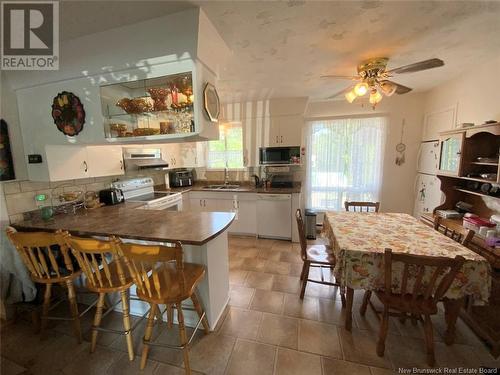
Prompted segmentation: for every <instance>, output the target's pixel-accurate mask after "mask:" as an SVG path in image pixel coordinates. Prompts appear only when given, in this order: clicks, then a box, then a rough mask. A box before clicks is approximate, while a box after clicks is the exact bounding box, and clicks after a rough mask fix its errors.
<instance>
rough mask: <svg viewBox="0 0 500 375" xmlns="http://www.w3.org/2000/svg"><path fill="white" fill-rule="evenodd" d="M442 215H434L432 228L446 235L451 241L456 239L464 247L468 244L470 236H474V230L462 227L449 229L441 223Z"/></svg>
mask: <svg viewBox="0 0 500 375" xmlns="http://www.w3.org/2000/svg"><path fill="white" fill-rule="evenodd" d="M442 221H443V220H442V217H441V216H436V217H434V229H435V230H437V231H438V232H439V233H442V234H444V235H445V236H446V237H449V238H451V239H452V240H453V241H456V242H458V243H460V244H462V245H464V246H465V247H467V246H469V243H470V242H471V240H472V238H474V234H475V233H474V231H473V230H471V229H466V228H463V227H460V229H459V228H457V229H451V228H449V227H447V226H446V225H444V224H442Z"/></svg>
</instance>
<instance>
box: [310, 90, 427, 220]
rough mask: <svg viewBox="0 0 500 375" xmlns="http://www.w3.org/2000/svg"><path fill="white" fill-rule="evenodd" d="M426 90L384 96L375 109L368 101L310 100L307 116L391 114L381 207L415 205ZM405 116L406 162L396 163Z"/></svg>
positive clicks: (401, 209) (410, 209) (398, 208)
mask: <svg viewBox="0 0 500 375" xmlns="http://www.w3.org/2000/svg"><path fill="white" fill-rule="evenodd" d="M423 104H424V96H423V94H416V93H413V94H406V95H404V96H397V95H395V96H392V97H391V98H384V100H382V102H381V103H379V105H378V106H377V108H376V110H373V109H372V108H371V106H370V105H369V104H368V103H366V102H365V103H364V105H363V107H361V104H360V103H353V104H350V103H348V102H347V101H345V100H335V101H324V102H310V103H309V105H308V107H307V109H306V113H305V117H306V119H314V118H321V117H336V116H338V117H340V116H352V115H370V114H374V115H379V114H385V115H387V116H388V117H389V126H388V131H387V139H386V144H385V156H384V166H383V178H382V188H381V197H380V202H381V210H383V211H387V212H405V213H408V214H411V213H412V212H413V205H414V199H415V194H414V183H415V178H416V166H417V154H418V149H419V145H420V141H421V134H422V122H423ZM403 119H405V124H406V125H405V134H404V137H403V142H404V143H405V144H406V152H405V159H406V162H405V163H404V164H403V165H401V166H397V165H396V164H395V159H396V156H397V152H396V149H395V148H396V144H398V143H399V141H400V137H401V126H402V121H403Z"/></svg>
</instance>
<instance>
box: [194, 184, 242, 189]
mask: <svg viewBox="0 0 500 375" xmlns="http://www.w3.org/2000/svg"><path fill="white" fill-rule="evenodd" d="M239 188H240V185H207V186H203V189H204V190H235V189H239Z"/></svg>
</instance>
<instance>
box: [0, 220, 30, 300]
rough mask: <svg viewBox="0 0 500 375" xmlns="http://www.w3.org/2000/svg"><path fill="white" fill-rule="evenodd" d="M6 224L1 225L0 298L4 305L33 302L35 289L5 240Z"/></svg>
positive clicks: (8, 241) (8, 242)
mask: <svg viewBox="0 0 500 375" xmlns="http://www.w3.org/2000/svg"><path fill="white" fill-rule="evenodd" d="M7 225H8V224H6V223H2V224H1V225H0V227H1V231H0V232H1V233H0V240H1V244H2V247H1V250H0V297H1V298H2V301H4V302H5V303H8V304H11V303H16V302H23V301H24V302H29V301H33V300H34V299H35V297H36V287H35V284H34V283H33V281H32V280H31V278H30V275H29V273H28V270H27V268H26V266H25V265H24V263H23V261H22V259H21V257H20V256H19V253H18V252H17V250H16V248H15V247H14V246H13V245H12V243H11V242H10V240H9V239H8V238H7V235H6V233H5V229H6V228H7Z"/></svg>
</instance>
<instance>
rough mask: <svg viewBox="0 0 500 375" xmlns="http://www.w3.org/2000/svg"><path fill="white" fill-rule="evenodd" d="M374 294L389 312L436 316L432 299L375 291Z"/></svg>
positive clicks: (435, 307) (435, 308)
mask: <svg viewBox="0 0 500 375" xmlns="http://www.w3.org/2000/svg"><path fill="white" fill-rule="evenodd" d="M375 294H376V295H377V297H378V298H379V299H380V302H382V303H383V304H384V306H387V307H388V308H389V309H390V310H397V311H399V312H403V313H409V314H418V315H426V314H429V315H433V314H437V306H436V303H435V302H434V301H433V299H432V298H424V297H423V296H416V297H415V298H414V297H413V295H412V294H405V295H401V294H398V293H385V292H382V291H376V292H375Z"/></svg>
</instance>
